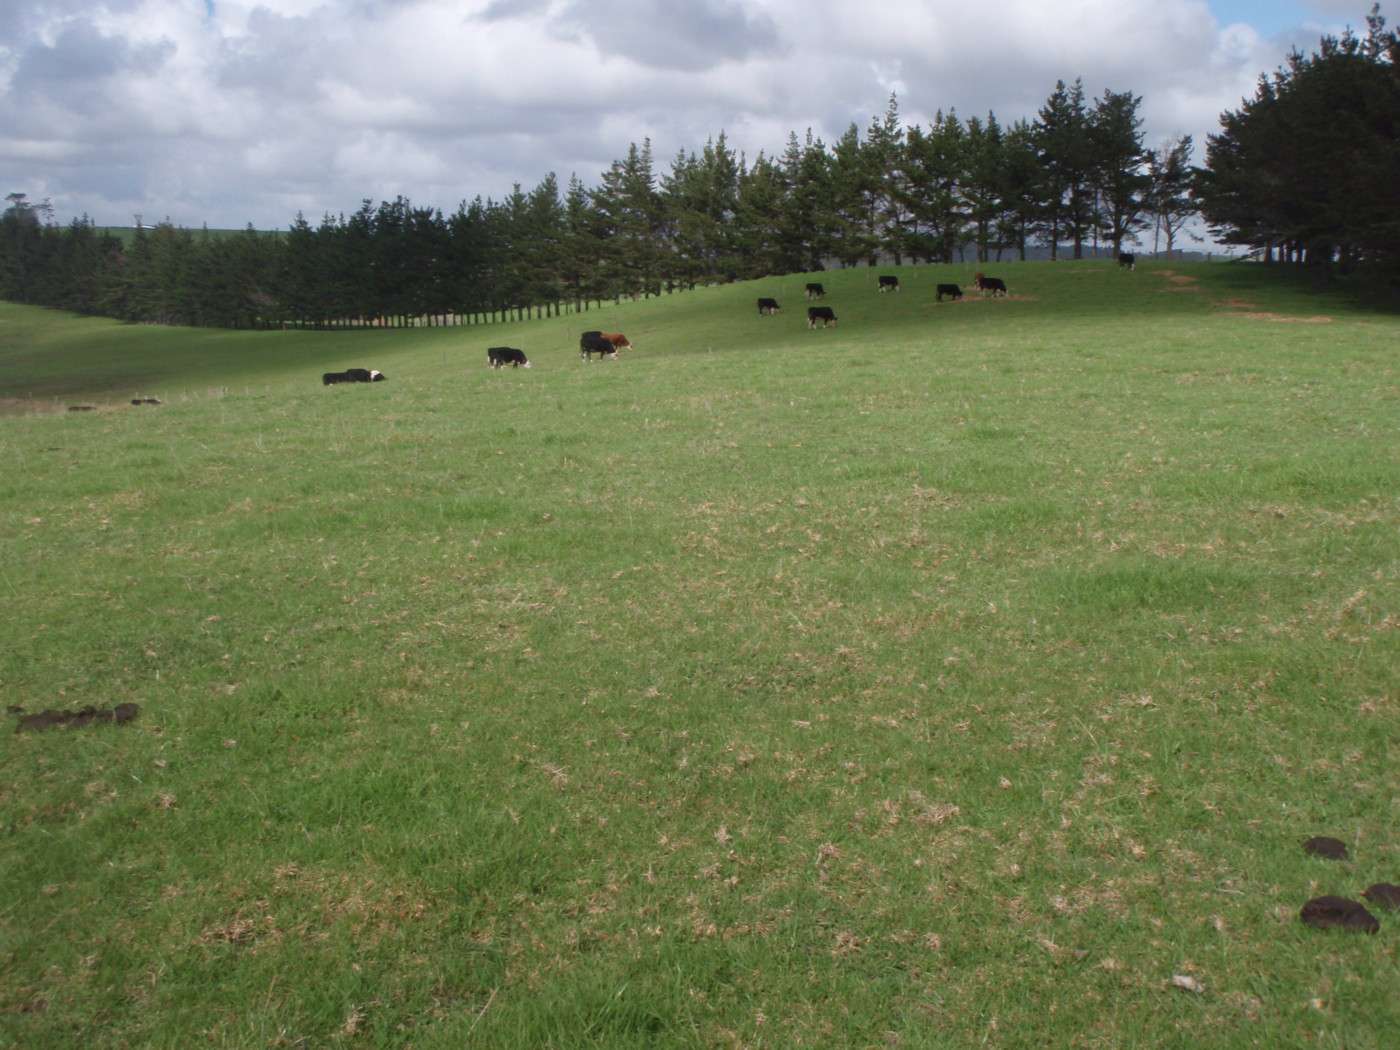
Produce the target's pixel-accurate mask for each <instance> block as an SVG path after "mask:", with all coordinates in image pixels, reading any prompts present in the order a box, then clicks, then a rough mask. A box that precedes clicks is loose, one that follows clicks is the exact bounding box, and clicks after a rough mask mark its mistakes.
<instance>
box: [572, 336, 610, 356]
mask: <svg viewBox="0 0 1400 1050" xmlns="http://www.w3.org/2000/svg"><path fill="white" fill-rule="evenodd" d="M594 354H597V355H598V356H599V357H600V358H602V357H608V358H611V359H612V360H614V361H615V360H617V347H615V346H613V344H612V343H610V342H609V341H608V340H606V339H604V338H603V333H602V332H584V333H583V335H581V336H580V337H579V341H578V356H579V357H581V358H583V359H584V360H585V361H592V360H593V355H594Z"/></svg>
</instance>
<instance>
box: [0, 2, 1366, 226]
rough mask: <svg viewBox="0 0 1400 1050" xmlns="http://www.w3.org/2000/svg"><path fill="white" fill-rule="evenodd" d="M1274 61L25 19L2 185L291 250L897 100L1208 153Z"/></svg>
mask: <svg viewBox="0 0 1400 1050" xmlns="http://www.w3.org/2000/svg"><path fill="white" fill-rule="evenodd" d="M1309 6H1310V8H1312V9H1315V10H1317V11H1318V12H1319V13H1320V14H1330V13H1334V12H1338V13H1343V12H1341V6H1342V5H1341V4H1340V3H1337V4H1334V3H1332V2H1331V0H1309ZM1351 6H1352V4H1351V3H1350V2H1348V4H1347V10H1348V12H1349V11H1350V8H1351ZM9 8H13V10H8V9H9ZM1358 21H1359V19H1358ZM1296 42H1297V43H1298V44H1300V45H1301V46H1304V47H1309V46H1312V45H1314V44H1315V43H1316V33H1315V32H1310V33H1309V32H1303V31H1301V30H1300V31H1299V36H1298V39H1297V40H1296ZM1285 53H1286V43H1281V42H1280V40H1279V39H1278V38H1277V37H1274V38H1265V36H1263V35H1262V34H1261V33H1259V32H1256V31H1255V30H1253V29H1251V28H1250V27H1249V26H1246V25H1239V24H1237V25H1232V26H1230V27H1228V28H1227V27H1224V26H1222V25H1221V24H1220V22H1219V21H1217V20H1216V19H1215V18H1214V17H1212V15H1211V13H1210V10H1209V8H1208V6H1207V4H1206V3H1204V2H1203V0H1061V2H1059V3H1057V4H1053V5H1051V4H1046V3H1044V2H1043V0H1000V2H999V3H998V4H997V5H995V8H994V9H989V8H986V7H982V8H978V7H977V6H975V5H972V6H969V5H968V4H967V2H966V0H882V2H880V3H875V4H859V5H853V4H850V3H846V2H843V0H528V2H512V3H510V4H506V3H504V2H503V0H472V2H470V3H467V4H465V5H464V4H462V3H460V2H454V0H350V2H339V3H337V2H331V0H215V2H214V3H213V4H212V8H210V9H206V7H205V5H204V4H202V3H199V2H191V0H97V2H92V0H10V3H9V4H7V14H6V16H5V18H4V19H3V20H0V107H3V111H4V112H5V113H6V114H7V119H6V121H5V123H4V125H3V126H0V180H3V191H4V192H11V191H24V192H28V193H30V195H31V196H32V197H42V196H50V197H52V198H53V203H54V205H55V207H56V209H57V212H58V214H59V215H60V216H62V217H66V216H70V215H74V214H78V213H80V212H84V211H86V212H87V213H88V214H90V215H92V216H93V217H94V218H95V219H96V220H97V221H99V222H111V223H122V222H127V221H129V216H130V214H131V212H133V211H138V210H139V211H142V212H143V213H144V214H145V215H146V216H147V217H148V218H151V217H157V216H166V215H168V216H170V217H171V218H173V219H174V220H175V221H177V222H180V223H184V224H187V225H191V226H197V225H199V224H201V223H204V222H208V223H209V224H210V225H214V226H242V225H243V224H244V223H246V222H248V221H252V222H254V223H255V224H256V225H259V226H263V227H278V226H285V225H287V223H289V222H290V221H291V219H292V217H293V215H294V214H295V212H296V210H298V209H301V210H304V211H305V212H306V213H307V215H308V217H312V218H318V217H319V216H320V215H321V214H322V213H323V212H327V211H329V212H332V213H336V212H342V211H351V210H353V209H354V208H355V207H357V206H358V203H359V201H360V199H361V198H363V197H366V196H370V197H374V198H383V197H393V196H394V195H396V194H400V193H402V194H404V195H406V196H408V197H411V198H412V199H413V200H414V201H415V202H416V203H420V204H431V205H436V206H439V207H441V208H443V209H444V210H451V209H452V208H454V207H455V206H456V204H457V202H458V201H459V200H461V199H463V198H471V197H474V196H476V195H477V194H478V193H480V194H482V195H493V196H497V197H499V196H501V195H502V194H504V193H507V192H509V190H510V186H511V184H512V183H514V182H520V183H523V184H524V185H525V186H526V187H527V188H528V187H529V186H532V185H534V184H535V183H537V182H538V181H539V180H540V179H542V178H543V177H544V176H545V175H546V174H547V173H548V172H550V171H555V172H556V173H557V174H558V175H559V178H560V181H561V183H563V182H566V181H567V179H568V177H569V175H570V173H571V172H577V173H578V174H579V175H580V176H581V177H582V178H583V179H584V181H585V182H586V183H588V184H590V185H593V184H596V182H597V179H598V175H599V173H600V172H601V171H602V170H603V169H604V168H605V167H606V166H607V165H608V163H609V162H610V161H611V160H612V159H613V158H615V157H619V156H621V155H622V154H624V153H625V152H626V149H627V146H628V143H629V142H632V141H636V142H640V141H641V140H642V139H643V138H644V137H650V138H651V139H652V141H653V146H654V149H655V156H656V159H657V165H658V168H659V169H664V168H665V167H666V165H667V163H668V162H669V160H670V158H671V157H672V156H673V155H674V154H675V152H676V150H677V149H681V148H684V149H697V150H698V149H699V148H701V147H702V146H703V145H704V142H705V140H706V138H709V137H712V136H716V135H718V134H719V133H720V132H721V131H724V132H726V134H727V137H728V139H729V142H730V144H731V145H732V146H734V147H735V148H736V149H742V150H744V151H745V152H747V154H748V155H749V156H750V157H752V156H753V155H755V154H756V153H757V152H758V151H759V150H764V151H765V152H767V153H769V154H773V153H779V152H781V151H782V148H783V146H784V144H785V142H786V139H787V134H788V132H789V131H796V132H797V133H798V134H799V135H801V134H802V133H803V132H805V130H806V129H807V128H808V127H811V128H812V129H813V131H814V133H816V134H818V135H820V136H821V137H823V138H824V139H825V140H826V141H827V142H832V141H834V140H835V139H836V138H838V137H839V136H840V134H841V133H842V132H843V131H844V130H845V128H846V126H847V125H848V124H849V123H850V122H852V121H854V122H855V123H857V124H858V125H859V126H860V127H861V128H862V129H863V128H865V127H866V126H867V125H868V124H869V122H870V120H871V119H872V117H874V116H876V115H878V114H880V113H882V112H883V110H884V106H885V103H886V100H887V98H888V95H889V92H890V90H891V89H894V90H897V91H898V93H899V101H900V107H901V115H902V117H903V118H904V120H905V121H906V122H926V121H928V120H929V119H930V118H931V117H932V116H933V114H934V113H935V112H936V111H937V110H940V109H942V110H947V109H950V108H955V109H956V110H957V111H958V112H959V113H960V114H961V115H963V116H964V117H967V116H972V115H974V114H978V115H981V114H985V113H986V112H987V111H988V110H993V111H995V112H996V114H997V116H998V117H999V118H1000V119H1001V120H1002V121H1003V123H1009V122H1010V121H1013V120H1015V119H1018V118H1022V117H1025V118H1033V117H1034V116H1035V113H1036V111H1037V109H1038V108H1039V106H1040V105H1041V104H1042V103H1043V102H1044V100H1045V98H1046V96H1047V95H1048V94H1049V93H1050V91H1051V90H1052V89H1053V87H1054V84H1055V81H1056V80H1057V79H1064V80H1066V81H1070V80H1073V79H1074V78H1075V77H1076V76H1079V77H1082V78H1083V80H1084V84H1085V88H1086V91H1087V92H1088V93H1089V95H1090V96H1097V95H1100V94H1102V92H1103V90H1104V89H1105V88H1112V89H1113V90H1116V91H1122V90H1131V91H1133V92H1134V93H1136V94H1139V95H1141V96H1143V99H1144V103H1143V111H1144V115H1145V117H1146V119H1147V127H1146V129H1145V131H1146V136H1147V141H1148V142H1149V144H1152V143H1156V142H1160V141H1162V140H1163V139H1165V138H1167V137H1168V136H1171V135H1176V134H1181V133H1192V134H1194V135H1195V136H1196V139H1197V142H1198V144H1199V145H1200V146H1202V147H1203V145H1204V137H1205V134H1206V133H1207V132H1209V131H1211V130H1213V129H1214V128H1215V126H1216V121H1217V118H1218V116H1219V113H1220V111H1221V110H1223V109H1226V108H1232V107H1235V106H1237V105H1238V104H1239V102H1240V99H1241V98H1242V97H1243V96H1245V95H1248V94H1250V93H1251V92H1252V90H1253V84H1254V81H1255V78H1256V77H1257V75H1258V74H1259V73H1260V72H1262V71H1265V70H1270V69H1273V68H1274V67H1276V66H1277V65H1278V64H1279V63H1280V62H1281V61H1282V60H1283V58H1284V56H1285Z"/></svg>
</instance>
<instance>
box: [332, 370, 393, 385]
mask: <svg viewBox="0 0 1400 1050" xmlns="http://www.w3.org/2000/svg"><path fill="white" fill-rule="evenodd" d="M383 379H384V373H383V372H381V371H379V369H377V368H347V369H346V370H345V371H344V372H326V373H325V374H324V375H322V376H321V384H322V385H323V386H330V385H331V384H332V383H378V382H381V381H382V380H383Z"/></svg>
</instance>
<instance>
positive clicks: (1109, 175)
mask: <svg viewBox="0 0 1400 1050" xmlns="http://www.w3.org/2000/svg"><path fill="white" fill-rule="evenodd" d="M1141 104H1142V98H1141V97H1140V96H1137V95H1134V94H1133V93H1132V92H1131V91H1124V92H1114V91H1105V92H1104V94H1103V98H1101V99H1099V100H1098V102H1096V103H1095V105H1094V109H1093V112H1092V113H1091V114H1090V118H1089V129H1088V135H1089V146H1090V149H1091V151H1092V155H1093V161H1092V174H1091V178H1092V179H1093V183H1094V188H1095V189H1096V190H1097V191H1098V199H1099V201H1100V202H1101V204H1102V210H1101V212H1100V214H1099V215H1098V222H1099V230H1100V232H1101V233H1102V234H1103V236H1104V237H1105V238H1106V239H1107V240H1108V242H1109V243H1110V244H1111V245H1112V248H1113V254H1114V256H1115V257H1116V256H1117V255H1118V253H1119V252H1120V251H1121V250H1122V247H1123V241H1124V240H1127V239H1132V238H1134V236H1135V234H1136V232H1137V231H1138V230H1140V229H1142V228H1143V227H1144V226H1145V225H1146V223H1145V222H1144V221H1143V219H1142V212H1143V208H1144V207H1145V205H1146V194H1147V191H1148V188H1149V186H1150V179H1149V178H1148V176H1147V174H1146V173H1145V172H1144V171H1143V161H1144V159H1145V152H1144V150H1143V145H1142V118H1141V117H1139V116H1138V107H1139V106H1140V105H1141Z"/></svg>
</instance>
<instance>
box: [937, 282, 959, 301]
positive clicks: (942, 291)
mask: <svg viewBox="0 0 1400 1050" xmlns="http://www.w3.org/2000/svg"><path fill="white" fill-rule="evenodd" d="M945 295H948V296H951V297H952V298H954V299H961V298H962V297H963V293H962V289H961V288H959V287H958V286H957V285H956V284H940V285H939V286H938V301H939V302H940V303H941V302H942V301H943V297H944V296H945Z"/></svg>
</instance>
